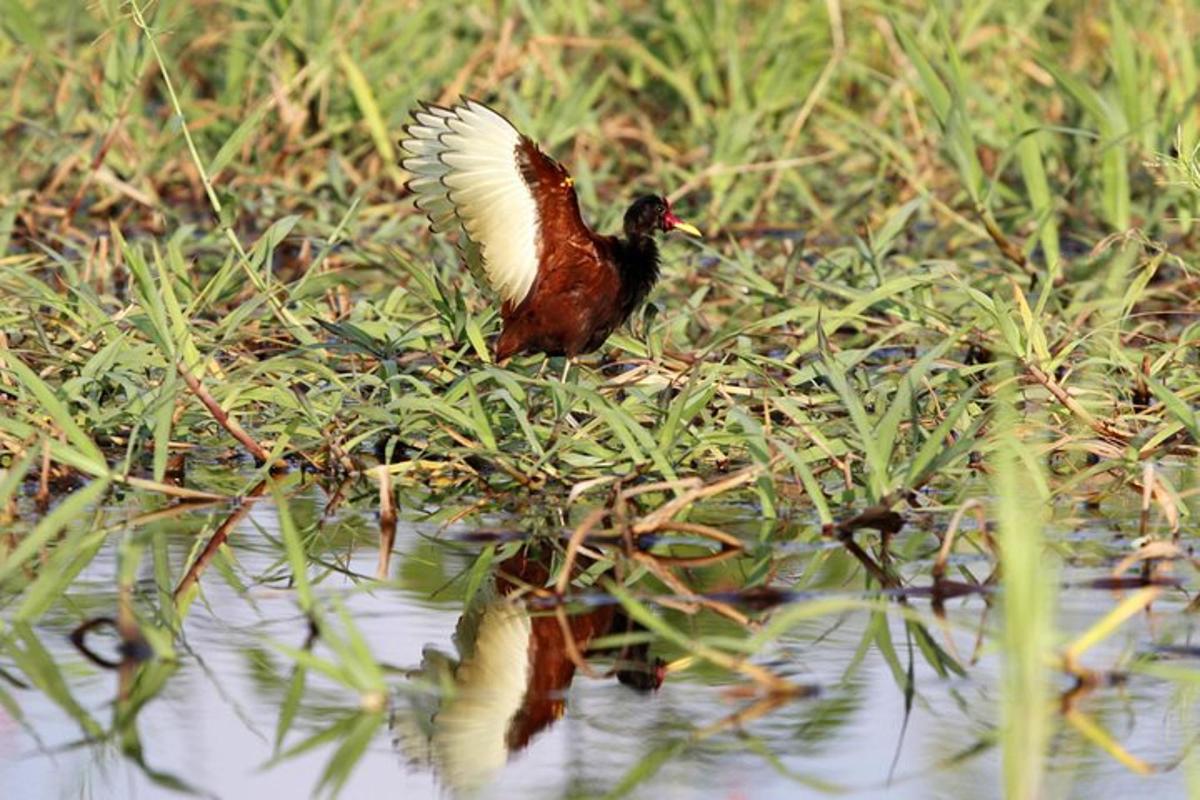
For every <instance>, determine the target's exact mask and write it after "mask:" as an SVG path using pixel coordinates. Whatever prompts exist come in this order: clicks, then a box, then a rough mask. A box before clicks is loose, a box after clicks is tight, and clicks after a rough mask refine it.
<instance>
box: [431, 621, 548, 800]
mask: <svg viewBox="0 0 1200 800" xmlns="http://www.w3.org/2000/svg"><path fill="white" fill-rule="evenodd" d="M478 626H479V627H478V630H477V631H476V635H475V641H474V647H473V650H472V652H471V653H470V655H465V654H464V657H463V660H462V662H461V663H460V664H459V665H458V669H457V670H456V671H455V673H454V688H453V692H454V693H453V695H452V696H450V697H448V698H446V700H445V701H444V702H443V703H442V707H441V709H440V710H439V711H438V712H437V714H436V715H435V716H434V719H433V752H434V760H435V761H436V762H437V763H438V767H439V771H440V773H441V775H442V778H443V779H444V780H445V781H446V783H448V784H449V785H451V786H453V787H455V788H458V789H466V788H471V787H474V786H479V785H481V784H483V783H484V782H486V781H487V779H488V778H490V777H491V776H492V774H493V773H494V772H495V771H496V770H498V769H500V768H501V767H502V766H504V764H505V762H506V761H507V760H508V729H509V725H510V724H511V722H512V719H513V717H514V716H515V715H516V713H517V711H518V710H519V709H520V708H521V703H522V701H523V700H524V697H525V688H526V686H527V685H528V683H529V670H530V666H529V637H530V634H531V632H532V630H533V626H532V623H531V622H530V619H529V613H528V612H527V611H526V610H525V609H524V608H522V607H521V606H519V605H516V604H514V603H509V602H506V601H496V602H493V603H491V604H490V605H488V606H487V607H486V608H485V609H484V610H483V612H482V615H481V617H480V619H479V623H478Z"/></svg>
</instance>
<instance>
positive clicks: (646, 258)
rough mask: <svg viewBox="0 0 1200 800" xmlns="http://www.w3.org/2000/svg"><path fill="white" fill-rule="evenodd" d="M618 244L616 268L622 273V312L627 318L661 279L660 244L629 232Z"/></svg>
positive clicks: (650, 238) (651, 237) (640, 234)
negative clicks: (659, 270) (659, 277)
mask: <svg viewBox="0 0 1200 800" xmlns="http://www.w3.org/2000/svg"><path fill="white" fill-rule="evenodd" d="M619 242H620V247H619V249H618V251H617V266H618V268H619V269H620V271H621V294H622V300H623V302H622V304H621V305H622V308H621V311H622V313H623V316H624V317H625V318H626V319H628V317H629V315H630V314H632V313H633V312H634V311H635V310H636V309H637V307H638V306H640V305H641V304H642V301H643V300H645V299H646V296H647V295H649V294H650V290H651V289H652V288H654V284H655V282H656V281H657V280H658V243H657V242H655V241H654V237H653V236H652V235H650V234H646V233H638V232H632V231H627V232H626V235H625V237H624V238H622V239H620V240H619Z"/></svg>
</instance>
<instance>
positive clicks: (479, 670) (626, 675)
mask: <svg viewBox="0 0 1200 800" xmlns="http://www.w3.org/2000/svg"><path fill="white" fill-rule="evenodd" d="M553 556H554V551H553V550H552V549H550V548H535V547H533V546H530V545H527V546H526V547H524V548H523V549H522V550H521V551H519V552H517V553H516V554H514V555H512V556H510V557H509V558H507V559H505V560H504V561H503V562H501V563H500V564H499V565H497V567H496V569H495V572H494V573H493V575H492V578H491V580H490V581H488V582H487V583H485V584H484V585H482V586H481V587H480V590H479V591H478V592H476V594H475V596H474V598H473V599H472V602H471V605H470V606H469V607H468V608H467V609H465V610H464V613H463V615H462V617H460V618H459V621H458V624H457V626H456V629H455V633H454V643H455V646H456V649H457V650H458V656H459V657H458V658H457V659H455V658H454V657H453V656H451V655H449V654H446V653H442V652H440V651H439V650H437V649H435V648H432V647H428V648H425V650H424V651H423V652H422V657H421V666H420V668H419V669H415V670H412V671H411V672H410V677H411V678H413V679H414V681H415V682H416V684H417V685H418V686H420V687H423V688H425V689H429V690H433V691H432V693H423V692H414V693H412V695H411V705H410V707H409V708H404V707H398V708H397V709H396V710H395V712H394V713H393V716H392V731H393V737H394V741H395V743H396V745H397V747H398V748H399V749H401V750H402V751H403V752H404V753H405V754H406V756H407V757H409V758H411V759H413V760H414V761H417V762H425V763H427V764H429V765H430V766H432V767H434V768H435V769H436V770H437V772H438V774H439V775H440V776H441V778H442V780H443V781H445V782H446V783H447V784H448V785H449V786H450V787H451V788H453V789H456V790H470V789H475V788H478V787H480V786H482V785H484V784H486V783H487V782H488V781H489V780H490V779H491V778H492V777H493V776H494V775H495V773H496V772H497V771H498V770H499V769H500V768H501V767H502V766H503V765H504V764H505V763H507V761H508V760H509V758H510V757H511V756H512V754H514V753H517V752H519V751H521V750H523V749H524V748H526V747H527V746H529V745H530V743H531V742H532V741H533V740H534V738H535V737H536V736H537V735H538V734H539V733H541V732H542V731H544V730H546V729H547V728H549V727H550V726H552V725H553V724H554V723H556V722H557V721H558V720H559V719H561V718H562V716H563V715H564V714H565V713H566V710H567V705H566V699H567V690H568V689H569V688H570V686H571V683H572V681H573V680H574V677H575V672H576V668H577V663H576V662H577V660H578V659H581V658H591V657H592V656H594V655H601V654H608V655H611V656H612V657H613V663H612V669H611V672H612V673H614V674H615V675H616V677H617V680H618V681H620V682H621V683H622V684H623V685H625V686H627V687H629V688H630V689H633V690H635V691H637V692H639V693H642V694H647V693H650V692H653V691H655V690H657V689H659V688H660V687H661V686H662V684H663V681H664V679H665V677H666V674H667V670H668V665H667V664H666V662H665V661H663V659H661V658H655V657H653V656H652V654H651V653H650V650H649V643H648V642H645V641H643V642H642V643H641V644H628V645H625V646H624V647H620V648H605V649H601V648H600V647H597V646H596V642H597V641H598V640H600V639H602V638H604V637H607V636H629V635H630V634H637V633H642V634H644V633H645V628H642V627H641V626H640V625H638V623H637V622H636V621H634V620H633V619H631V618H630V617H628V616H627V615H626V614H625V613H624V611H623V610H622V609H621V607H620V606H619V605H615V604H613V603H597V604H593V605H591V606H587V607H585V608H584V609H583V610H581V611H579V612H577V613H571V614H569V615H568V614H563V615H557V614H554V613H547V609H545V608H538V607H537V605H536V602H535V598H533V597H531V596H530V595H529V588H530V587H540V586H545V585H546V583H547V582H548V581H549V580H550V577H551V575H552V572H551V564H552V558H553ZM593 564H594V562H591V561H590V560H589V559H581V562H580V563H579V564H577V565H576V569H575V570H574V573H575V574H579V573H582V572H583V571H584V569H586V568H589V567H591V566H592V565H593ZM593 597H596V595H595V594H593ZM568 640H570V645H568ZM572 651H573V652H574V655H572Z"/></svg>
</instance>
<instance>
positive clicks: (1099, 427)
mask: <svg viewBox="0 0 1200 800" xmlns="http://www.w3.org/2000/svg"><path fill="white" fill-rule="evenodd" d="M1023 366H1024V367H1025V372H1026V373H1027V374H1028V375H1029V377H1031V378H1033V379H1034V380H1035V381H1037V382H1038V383H1040V384H1041V385H1042V386H1044V387H1046V390H1047V391H1048V392H1050V394H1052V395H1054V399H1055V400H1057V401H1058V402H1059V403H1061V404H1062V405H1063V407H1065V408H1066V409H1067V410H1068V411H1070V412H1071V413H1072V414H1073V415H1074V416H1075V417H1077V418H1078V419H1079V421H1080V422H1082V423H1083V424H1084V425H1087V426H1088V427H1089V428H1091V429H1092V430H1094V431H1095V432H1096V433H1098V434H1100V435H1101V436H1103V437H1105V438H1106V439H1116V440H1118V441H1122V442H1127V441H1129V440H1130V439H1132V438H1133V437H1134V433H1133V432H1132V431H1129V430H1126V429H1125V428H1122V427H1120V426H1118V425H1114V424H1113V423H1111V422H1108V421H1106V420H1102V419H1097V418H1096V417H1094V416H1092V414H1091V412H1090V411H1088V410H1087V409H1086V408H1084V407H1083V406H1082V405H1081V404H1080V403H1079V401H1078V400H1076V399H1075V398H1073V397H1071V395H1069V394H1067V390H1066V389H1064V388H1063V387H1062V386H1061V385H1060V384H1059V383H1058V381H1056V380H1054V378H1051V377H1050V376H1049V375H1047V374H1046V373H1044V372H1042V371H1041V370H1040V369H1038V368H1037V367H1036V366H1034V365H1033V364H1028V363H1026V364H1023Z"/></svg>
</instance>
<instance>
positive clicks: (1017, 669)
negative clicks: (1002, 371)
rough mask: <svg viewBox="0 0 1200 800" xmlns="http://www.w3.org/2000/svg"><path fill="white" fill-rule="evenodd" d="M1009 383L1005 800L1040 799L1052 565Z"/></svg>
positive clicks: (1003, 500) (1003, 482) (1002, 448)
mask: <svg viewBox="0 0 1200 800" xmlns="http://www.w3.org/2000/svg"><path fill="white" fill-rule="evenodd" d="M1016 402H1017V398H1016V397H1015V391H1014V387H1013V384H1012V383H1011V382H1004V383H1003V384H1001V388H1000V390H999V392H998V397H997V412H996V427H997V430H998V431H1000V432H1001V434H1000V436H999V439H998V446H997V449H996V451H995V453H994V454H993V462H994V464H993V475H994V477H993V486H994V492H995V495H996V501H995V504H996V516H997V517H998V519H999V530H998V535H997V543H998V545H999V549H1000V568H1001V589H1002V592H1001V596H1000V604H1001V608H1002V610H1003V616H1004V619H1003V628H1002V633H1001V642H1002V645H1003V648H1004V668H1003V673H1002V686H1003V693H1002V699H1001V705H1000V743H1001V747H1002V750H1003V763H1004V785H1005V791H1006V794H1007V796H1009V797H1013V798H1035V797H1039V796H1040V795H1041V793H1042V790H1043V788H1044V771H1045V755H1046V747H1047V744H1048V741H1049V736H1050V719H1049V715H1048V708H1049V705H1048V703H1049V682H1048V677H1047V674H1046V663H1047V659H1048V657H1049V650H1050V646H1051V642H1052V637H1053V625H1054V623H1053V616H1052V615H1053V607H1052V603H1053V599H1052V598H1053V589H1052V586H1053V577H1052V576H1053V571H1054V569H1053V566H1052V565H1051V564H1050V563H1049V562H1048V560H1047V558H1046V555H1045V551H1044V541H1043V538H1042V518H1043V515H1044V513H1045V511H1044V506H1043V505H1042V503H1041V502H1037V501H1039V500H1042V499H1043V497H1044V496H1043V495H1041V494H1040V493H1039V491H1038V489H1039V487H1041V486H1044V483H1043V480H1042V479H1040V475H1039V476H1035V475H1033V474H1031V471H1037V470H1040V466H1039V465H1038V464H1037V462H1036V461H1033V460H1032V459H1031V458H1029V455H1028V451H1027V448H1026V445H1025V444H1024V442H1023V439H1022V437H1023V433H1024V432H1023V430H1022V428H1021V427H1020V424H1019V418H1018V416H1017V412H1016V408H1015V403H1016Z"/></svg>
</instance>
